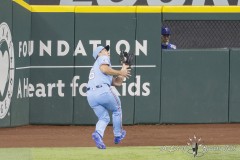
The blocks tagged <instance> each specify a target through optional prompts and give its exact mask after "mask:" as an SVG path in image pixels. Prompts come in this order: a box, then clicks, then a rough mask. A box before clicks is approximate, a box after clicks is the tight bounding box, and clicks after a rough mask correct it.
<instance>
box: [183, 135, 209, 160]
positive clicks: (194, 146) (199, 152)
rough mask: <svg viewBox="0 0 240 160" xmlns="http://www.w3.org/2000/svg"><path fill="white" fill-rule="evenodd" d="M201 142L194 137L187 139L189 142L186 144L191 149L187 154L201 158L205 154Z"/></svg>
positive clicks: (204, 148)
mask: <svg viewBox="0 0 240 160" xmlns="http://www.w3.org/2000/svg"><path fill="white" fill-rule="evenodd" d="M201 140H202V139H201V138H197V137H196V136H195V135H194V136H193V138H189V142H187V144H188V146H190V147H191V149H189V150H188V151H187V152H188V153H190V154H193V156H194V157H202V156H203V155H204V153H205V152H206V147H205V146H204V144H203V142H202V141H201Z"/></svg>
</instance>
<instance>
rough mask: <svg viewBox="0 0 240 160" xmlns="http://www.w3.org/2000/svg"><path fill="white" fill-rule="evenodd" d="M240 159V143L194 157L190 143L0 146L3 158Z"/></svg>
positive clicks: (201, 151) (73, 159) (201, 150)
mask: <svg viewBox="0 0 240 160" xmlns="http://www.w3.org/2000/svg"><path fill="white" fill-rule="evenodd" d="M193 159H194V160H196V159H197V160H239V159H240V146H239V145H238V146H236V145H235V146H207V147H206V148H205V149H201V148H199V157H195V158H194V157H193V155H192V150H191V148H189V147H188V146H159V147H108V148H107V149H106V150H99V149H97V148H95V147H75V148H0V160H193Z"/></svg>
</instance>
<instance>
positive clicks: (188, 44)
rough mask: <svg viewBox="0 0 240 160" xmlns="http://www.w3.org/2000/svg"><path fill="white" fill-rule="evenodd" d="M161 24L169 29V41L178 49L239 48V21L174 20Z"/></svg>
mask: <svg viewBox="0 0 240 160" xmlns="http://www.w3.org/2000/svg"><path fill="white" fill-rule="evenodd" d="M163 25H164V26H167V27H169V28H170V29H171V33H172V35H171V37H170V38H171V39H170V42H171V43H173V44H175V45H176V46H177V48H178V49H190V48H240V21H234V20H230V21H226V20H224V21H223V20H200V21H199V20H198V21H197V20H196V21H195V20H180V21H179V20H174V21H164V23H163Z"/></svg>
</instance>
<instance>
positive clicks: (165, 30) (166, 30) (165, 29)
mask: <svg viewBox="0 0 240 160" xmlns="http://www.w3.org/2000/svg"><path fill="white" fill-rule="evenodd" d="M164 34H169V35H170V34H171V31H170V29H169V28H168V27H162V35H164Z"/></svg>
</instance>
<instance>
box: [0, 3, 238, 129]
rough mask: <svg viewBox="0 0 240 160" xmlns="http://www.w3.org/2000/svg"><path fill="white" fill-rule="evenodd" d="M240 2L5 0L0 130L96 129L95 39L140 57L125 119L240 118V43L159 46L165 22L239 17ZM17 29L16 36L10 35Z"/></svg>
mask: <svg viewBox="0 0 240 160" xmlns="http://www.w3.org/2000/svg"><path fill="white" fill-rule="evenodd" d="M239 17H240V7H236V6H235V7H171V6H168V7H164V6H152V7H149V6H105V7H99V6H91V7H90V6H31V5H29V4H27V3H26V2H24V1H22V0H14V1H8V0H0V38H1V41H0V71H1V72H0V73H1V74H0V76H1V77H0V80H1V83H0V107H1V108H0V127H9V126H19V125H27V124H55V125H94V124H95V123H96V121H97V119H96V116H95V115H94V112H93V111H92V109H91V108H90V107H89V105H88V103H87V99H86V84H87V82H88V73H89V71H90V69H91V66H92V64H93V63H94V59H93V57H92V52H93V50H94V48H95V47H97V46H99V45H110V46H111V48H110V53H111V62H112V66H113V68H114V69H120V67H121V66H120V63H119V53H120V50H126V51H128V52H132V53H135V55H136V58H135V64H134V66H133V67H132V77H131V78H130V79H127V80H126V81H124V83H123V85H122V86H121V87H112V88H113V90H114V92H115V93H116V94H117V95H119V96H120V99H121V101H122V109H123V124H162V123H230V122H240V115H239V114H237V113H238V112H239V111H240V108H239V105H240V101H239V95H240V90H239V86H240V85H239V78H240V76H239V75H240V74H239V65H240V61H239V59H240V58H239V53H240V51H239V49H232V48H216V49H206V48H205V49H177V50H161V26H162V25H163V22H164V21H166V20H167V21H179V20H180V21H181V20H184V21H185V20H223V21H227V20H234V21H238V20H239ZM10 33H11V36H10Z"/></svg>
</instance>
